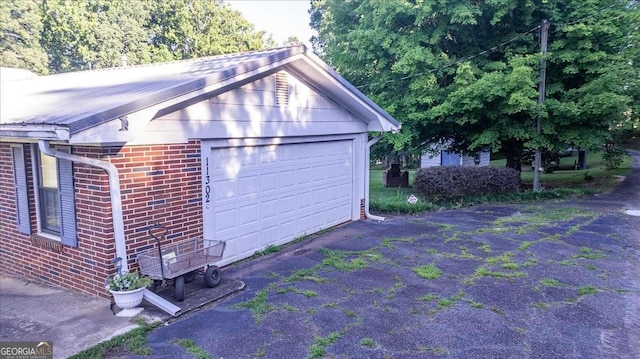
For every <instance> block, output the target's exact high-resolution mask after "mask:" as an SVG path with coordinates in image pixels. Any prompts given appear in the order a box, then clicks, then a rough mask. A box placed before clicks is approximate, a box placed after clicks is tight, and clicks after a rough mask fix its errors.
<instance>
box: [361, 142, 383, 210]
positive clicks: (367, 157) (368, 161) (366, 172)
mask: <svg viewBox="0 0 640 359" xmlns="http://www.w3.org/2000/svg"><path fill="white" fill-rule="evenodd" d="M381 139H382V134H379V135H378V136H376V137H374V138H372V139H371V140H370V141H369V142H367V149H366V151H365V155H364V160H365V164H364V215H365V217H367V218H369V219H373V220H374V221H379V222H382V221H384V220H385V218H384V217H380V216H376V215H373V214H371V213H370V212H369V182H370V179H369V177H370V176H371V173H370V170H371V146H373V145H375V144H376V143H377V142H378V141H380V140H381Z"/></svg>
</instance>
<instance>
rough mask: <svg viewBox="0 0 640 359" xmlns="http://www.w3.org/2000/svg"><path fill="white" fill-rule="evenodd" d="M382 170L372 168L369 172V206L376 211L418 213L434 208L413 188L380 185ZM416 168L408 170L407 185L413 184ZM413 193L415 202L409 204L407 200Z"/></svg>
mask: <svg viewBox="0 0 640 359" xmlns="http://www.w3.org/2000/svg"><path fill="white" fill-rule="evenodd" d="M383 172H384V170H381V169H372V170H371V171H370V172H369V175H370V177H369V179H370V183H369V184H370V185H369V199H370V204H369V207H370V209H371V210H372V211H376V212H397V213H420V212H424V211H428V210H432V209H434V208H436V206H435V205H434V204H433V203H431V202H429V201H427V200H425V198H423V197H422V196H420V194H419V193H417V192H415V191H414V189H413V188H411V187H409V188H390V187H384V186H383V185H382V174H383ZM415 173H416V170H409V186H413V178H414V174H415ZM412 194H414V195H415V196H416V197H418V202H417V203H416V204H411V203H409V202H408V201H407V200H408V199H409V196H411V195H412Z"/></svg>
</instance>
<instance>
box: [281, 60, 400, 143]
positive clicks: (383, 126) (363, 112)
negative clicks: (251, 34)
mask: <svg viewBox="0 0 640 359" xmlns="http://www.w3.org/2000/svg"><path fill="white" fill-rule="evenodd" d="M290 66H292V67H293V68H295V69H297V70H298V71H299V72H300V73H301V74H304V75H305V76H307V77H308V78H309V79H311V80H315V81H318V83H319V84H321V85H322V82H325V84H324V85H325V87H327V88H329V87H333V88H335V89H339V91H338V92H336V96H338V97H337V98H334V100H336V101H338V103H341V104H342V105H343V106H346V107H347V108H351V109H352V111H355V112H356V113H357V114H358V115H359V116H362V117H360V119H361V120H362V121H364V122H365V123H367V124H368V127H369V128H368V129H369V131H376V132H379V131H383V132H395V131H399V130H400V127H402V124H398V125H397V126H396V125H395V124H393V123H391V122H389V121H388V120H387V119H386V118H384V116H383V115H382V114H381V113H380V112H379V111H378V110H376V109H375V108H373V107H372V106H370V105H369V104H368V103H366V102H365V101H364V100H363V99H361V98H360V97H359V96H358V95H356V94H355V93H353V92H352V91H350V90H349V89H348V88H345V86H344V85H343V84H342V83H340V81H338V80H337V79H336V78H335V77H334V76H333V75H332V74H330V73H329V72H327V71H325V69H323V68H322V67H321V66H319V65H318V64H317V63H315V62H314V61H311V60H310V59H308V58H307V57H306V56H303V55H302V54H300V55H297V56H296V57H294V58H292V61H291V64H290ZM307 66H308V67H311V69H312V71H309V69H307V68H305V67H307ZM318 75H319V76H321V79H322V81H319V79H318ZM326 85H329V86H326Z"/></svg>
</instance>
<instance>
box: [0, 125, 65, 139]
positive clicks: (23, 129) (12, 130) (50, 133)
mask: <svg viewBox="0 0 640 359" xmlns="http://www.w3.org/2000/svg"><path fill="white" fill-rule="evenodd" d="M0 137H1V138H2V139H8V138H14V139H21V140H25V139H35V140H51V141H67V140H69V129H68V128H66V127H62V126H59V125H43V124H39V125H31V124H15V125H2V126H0Z"/></svg>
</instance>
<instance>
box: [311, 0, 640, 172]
mask: <svg viewBox="0 0 640 359" xmlns="http://www.w3.org/2000/svg"><path fill="white" fill-rule="evenodd" d="M311 6H312V8H311V10H310V12H311V26H312V27H313V28H314V29H315V30H317V31H318V34H319V35H318V37H316V38H314V39H313V44H314V48H315V49H316V52H318V53H319V54H320V55H321V56H323V57H324V58H325V59H326V60H327V61H328V62H329V63H330V64H331V65H333V66H334V67H335V68H336V70H337V71H338V72H340V73H341V74H342V75H343V76H344V77H346V78H347V79H348V80H350V81H351V82H352V83H354V84H355V85H356V86H358V87H359V88H360V89H362V90H363V91H364V92H365V93H366V94H368V95H369V96H370V97H371V98H373V99H374V100H375V101H376V102H378V103H380V104H381V105H382V106H383V107H384V108H385V109H386V110H387V111H388V112H390V113H391V114H392V115H393V116H394V117H396V118H398V119H399V120H400V121H401V122H402V123H403V127H402V131H401V132H400V134H398V135H395V136H388V137H387V138H388V141H390V142H391V143H393V144H394V146H395V148H396V149H406V148H420V147H421V146H423V145H424V144H425V143H429V142H440V143H443V144H447V145H448V146H449V150H451V151H456V152H461V153H473V152H475V151H477V150H479V149H481V148H482V147H484V146H491V147H492V149H493V150H500V151H502V152H503V153H504V154H505V156H506V157H507V163H508V166H509V167H513V168H519V166H520V158H521V156H522V154H523V151H525V149H527V148H536V147H538V146H542V147H544V148H546V149H553V148H566V146H573V147H578V148H585V149H587V148H589V149H591V148H595V147H598V146H600V145H602V144H603V142H604V141H605V139H606V136H607V130H608V128H609V127H610V124H611V121H614V122H615V121H620V120H622V119H623V118H624V116H623V113H625V111H626V110H628V109H630V108H632V107H633V104H634V103H637V101H638V97H637V94H635V95H634V93H633V91H632V90H631V89H632V88H633V86H635V85H633V84H631V83H630V82H631V81H632V80H629V79H638V61H637V59H638V58H637V46H636V45H637V41H636V42H635V45H634V46H635V47H634V46H630V45H631V44H633V43H634V40H633V39H632V37H633V36H636V35H630V34H632V33H634V29H635V30H637V24H638V13H639V11H640V10H639V6H638V1H628V0H619V1H614V2H613V3H611V1H610V0H607V1H605V0H589V1H578V0H544V1H541V2H538V1H535V2H534V1H531V0H517V1H506V0H484V1H475V2H469V1H466V0H449V1H438V0H424V1H408V0H368V1H365V0H361V1H351V2H345V1H340V0H314V1H311ZM542 19H549V21H550V22H551V23H552V29H551V34H550V39H549V44H550V46H549V55H548V61H547V64H548V70H547V89H548V90H547V101H545V104H544V107H543V108H542V109H539V108H538V104H537V96H538V95H537V82H538V64H539V59H540V57H539V56H540V55H539V52H540V50H539V44H538V39H537V37H536V31H537V30H536V28H537V27H538V25H539V24H540V23H541V21H542ZM634 60H635V61H634ZM538 110H541V111H542V113H543V117H544V118H543V136H541V137H539V136H537V134H536V132H535V123H536V121H535V118H536V115H537V113H538Z"/></svg>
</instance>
